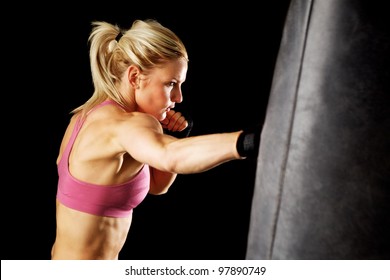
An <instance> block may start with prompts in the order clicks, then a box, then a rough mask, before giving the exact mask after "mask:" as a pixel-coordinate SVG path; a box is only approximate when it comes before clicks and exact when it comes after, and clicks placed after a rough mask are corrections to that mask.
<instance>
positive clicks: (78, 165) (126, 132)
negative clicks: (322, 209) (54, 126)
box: [52, 59, 241, 260]
mask: <svg viewBox="0 0 390 280" xmlns="http://www.w3.org/2000/svg"><path fill="white" fill-rule="evenodd" d="M187 67H188V65H187V61H186V60H184V59H175V60H172V61H167V62H165V63H164V64H162V65H161V66H160V67H156V68H153V69H152V70H151V71H148V73H147V74H146V73H143V72H141V71H140V69H139V68H137V67H136V66H134V65H130V66H129V67H128V68H127V70H126V71H125V73H124V74H123V76H122V79H121V81H120V82H119V83H118V84H117V85H116V86H117V87H118V89H119V91H120V93H121V95H122V97H123V99H124V100H125V101H126V105H127V106H126V110H125V109H123V108H121V107H119V106H115V105H106V106H103V107H100V108H98V109H97V110H95V111H93V112H91V113H90V114H89V115H88V116H87V118H86V119H85V122H84V125H83V127H82V128H81V130H80V133H79V135H78V136H77V138H76V140H75V143H74V146H73V149H72V151H71V153H70V158H69V170H70V173H71V174H72V176H74V177H75V178H77V179H78V180H82V181H85V182H89V183H93V184H99V185H102V187H105V186H106V187H109V185H116V184H120V183H123V182H125V181H128V180H130V179H131V178H133V177H134V176H135V175H136V174H137V173H138V172H139V171H140V170H141V168H142V167H143V165H144V164H148V165H149V168H150V175H151V178H150V190H149V193H150V194H155V195H158V194H164V193H166V192H167V191H168V189H169V187H170V186H171V185H172V183H173V182H174V180H175V178H176V176H177V174H190V173H199V172H204V171H207V170H209V169H211V168H213V167H216V166H218V165H219V164H222V163H224V162H227V161H230V160H234V159H241V157H240V156H239V154H238V153H237V150H236V141H237V138H238V136H239V134H240V133H241V131H238V132H230V133H218V134H210V135H201V136H193V137H188V138H184V139H177V138H175V137H172V136H169V135H166V134H163V128H168V129H169V130H171V131H180V130H183V129H185V128H186V126H187V125H188V123H187V121H186V120H185V119H184V117H183V116H182V115H181V113H180V112H176V111H174V110H173V108H174V107H175V104H176V103H180V102H182V100H183V95H182V91H181V85H182V83H183V82H184V81H185V79H186V73H187ZM79 114H80V113H76V114H75V115H74V116H72V118H71V120H70V122H69V125H68V127H67V129H66V131H65V134H64V137H63V140H62V143H61V146H60V150H59V154H58V159H57V163H58V161H59V160H60V159H61V157H62V153H63V151H64V148H65V146H66V144H67V143H68V141H69V138H70V135H71V133H72V130H73V128H74V125H75V122H76V118H77V117H78V116H79ZM56 210H57V213H56V220H57V231H56V240H55V242H54V245H53V247H52V259H53V260H54V259H111V260H115V259H118V258H119V253H120V251H121V249H122V247H123V245H124V243H125V240H126V237H127V235H128V233H129V230H130V226H131V221H132V216H129V217H126V218H113V217H100V216H95V215H91V214H87V213H83V212H80V211H77V210H73V209H70V208H68V207H66V206H64V205H62V204H61V203H60V202H58V201H57V208H56Z"/></svg>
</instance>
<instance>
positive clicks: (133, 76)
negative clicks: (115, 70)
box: [127, 65, 141, 89]
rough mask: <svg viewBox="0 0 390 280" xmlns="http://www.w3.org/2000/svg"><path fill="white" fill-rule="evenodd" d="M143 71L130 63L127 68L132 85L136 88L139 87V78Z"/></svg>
mask: <svg viewBox="0 0 390 280" xmlns="http://www.w3.org/2000/svg"><path fill="white" fill-rule="evenodd" d="M140 74H141V71H140V70H139V68H138V67H137V66H135V65H130V66H129V68H128V69H127V78H128V79H129V83H130V85H131V86H132V87H133V88H134V89H138V88H139V78H140Z"/></svg>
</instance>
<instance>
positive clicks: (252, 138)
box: [236, 126, 262, 158]
mask: <svg viewBox="0 0 390 280" xmlns="http://www.w3.org/2000/svg"><path fill="white" fill-rule="evenodd" d="M261 129H262V127H261V126H256V127H252V128H248V129H244V130H243V132H242V133H241V134H240V136H238V139H237V144H236V147H237V152H238V154H239V155H240V156H241V157H246V158H257V155H258V153H259V147H260V135H261Z"/></svg>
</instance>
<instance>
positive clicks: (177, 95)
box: [171, 88, 183, 103]
mask: <svg viewBox="0 0 390 280" xmlns="http://www.w3.org/2000/svg"><path fill="white" fill-rule="evenodd" d="M171 101H172V102H175V103H181V102H183V94H182V92H181V88H177V89H174V90H173V91H172V92H171Z"/></svg>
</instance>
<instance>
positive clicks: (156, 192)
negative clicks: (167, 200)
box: [149, 187, 169, 195]
mask: <svg viewBox="0 0 390 280" xmlns="http://www.w3.org/2000/svg"><path fill="white" fill-rule="evenodd" d="M168 190H169V187H166V188H161V189H160V188H153V189H150V190H149V194H152V195H163V194H166V193H167V192H168Z"/></svg>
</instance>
